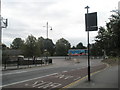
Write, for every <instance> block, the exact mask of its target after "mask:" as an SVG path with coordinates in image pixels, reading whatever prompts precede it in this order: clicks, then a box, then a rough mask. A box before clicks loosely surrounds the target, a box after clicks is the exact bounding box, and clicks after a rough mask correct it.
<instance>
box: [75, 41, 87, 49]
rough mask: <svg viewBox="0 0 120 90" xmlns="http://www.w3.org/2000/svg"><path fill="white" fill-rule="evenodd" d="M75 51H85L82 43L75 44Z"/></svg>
mask: <svg viewBox="0 0 120 90" xmlns="http://www.w3.org/2000/svg"><path fill="white" fill-rule="evenodd" d="M76 49H86V47H85V46H83V44H82V42H80V43H78V44H77V46H76Z"/></svg>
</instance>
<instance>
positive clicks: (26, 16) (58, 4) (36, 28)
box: [1, 0, 118, 45]
mask: <svg viewBox="0 0 120 90" xmlns="http://www.w3.org/2000/svg"><path fill="white" fill-rule="evenodd" d="M103 2H104V3H105V4H103ZM1 4H2V12H1V13H2V16H3V17H4V18H8V20H9V25H8V28H7V29H3V43H5V44H6V43H7V45H9V44H10V43H11V42H12V40H13V39H14V38H16V37H21V38H23V39H25V38H26V37H27V36H28V35H30V34H32V35H34V36H35V37H40V36H43V37H44V38H46V28H45V27H43V26H45V25H46V22H48V23H49V26H52V28H53V30H52V31H49V38H51V39H52V40H53V41H54V42H56V41H57V40H58V39H60V38H61V37H63V38H66V39H68V41H70V42H71V43H72V45H75V44H77V43H79V42H80V41H81V42H83V43H84V44H85V45H87V44H86V38H87V33H86V32H85V21H84V20H85V16H84V14H85V13H86V10H85V9H84V7H85V6H86V5H89V6H90V9H89V12H95V11H97V12H98V26H103V25H105V21H108V18H109V16H110V15H111V13H110V11H111V10H112V9H114V8H115V7H117V5H118V0H111V1H109V0H106V1H105V0H100V1H97V0H84V1H83V0H3V1H2V3H1ZM49 29H50V28H49ZM96 35H97V32H91V33H90V42H91V43H92V40H94V37H95V36H96Z"/></svg>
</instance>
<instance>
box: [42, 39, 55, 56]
mask: <svg viewBox="0 0 120 90" xmlns="http://www.w3.org/2000/svg"><path fill="white" fill-rule="evenodd" d="M43 44H44V50H47V52H48V53H49V54H50V55H51V56H52V55H53V54H54V51H55V45H54V44H53V42H52V40H51V39H48V38H47V39H45V40H44V43H43Z"/></svg>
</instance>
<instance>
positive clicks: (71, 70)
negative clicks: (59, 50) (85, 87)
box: [1, 57, 106, 88]
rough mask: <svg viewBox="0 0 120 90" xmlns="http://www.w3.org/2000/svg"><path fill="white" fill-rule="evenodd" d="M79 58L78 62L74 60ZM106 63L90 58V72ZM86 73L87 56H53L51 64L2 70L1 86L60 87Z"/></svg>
mask: <svg viewBox="0 0 120 90" xmlns="http://www.w3.org/2000/svg"><path fill="white" fill-rule="evenodd" d="M77 60H79V61H80V63H77V62H76V61H77ZM105 67H106V65H105V64H103V63H101V59H92V60H91V72H95V71H97V70H101V69H103V68H105ZM86 75H87V57H77V58H72V59H71V60H65V59H64V58H63V57H62V58H61V57H59V58H53V64H52V65H48V66H45V67H34V68H28V69H21V70H12V71H11V70H10V71H3V73H2V86H1V87H3V88H62V87H64V86H66V85H68V84H70V83H72V82H74V81H76V80H78V79H80V78H82V77H84V76H86Z"/></svg>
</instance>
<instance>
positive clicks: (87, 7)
mask: <svg viewBox="0 0 120 90" xmlns="http://www.w3.org/2000/svg"><path fill="white" fill-rule="evenodd" d="M89 8H90V7H89V6H86V7H85V9H87V25H88V9H89ZM88 29H89V27H87V35H88V81H90V55H89V54H90V53H89V48H90V47H89V30H88Z"/></svg>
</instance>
